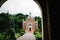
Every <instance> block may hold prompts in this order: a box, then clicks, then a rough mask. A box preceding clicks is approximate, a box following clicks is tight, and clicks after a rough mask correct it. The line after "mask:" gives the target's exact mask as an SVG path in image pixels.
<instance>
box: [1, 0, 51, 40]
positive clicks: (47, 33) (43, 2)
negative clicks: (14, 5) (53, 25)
mask: <svg viewBox="0 0 60 40" xmlns="http://www.w3.org/2000/svg"><path fill="white" fill-rule="evenodd" d="M5 1H6V0H0V7H1V6H2V4H3V3H4V2H5ZM35 1H36V0H35ZM37 1H38V2H39V5H41V7H42V15H43V25H44V26H43V28H44V30H43V31H44V32H43V34H44V35H43V37H44V39H43V40H51V37H50V36H51V35H50V30H48V28H49V29H50V26H49V25H50V23H49V19H48V18H49V16H48V15H49V13H47V9H46V1H47V0H37Z"/></svg>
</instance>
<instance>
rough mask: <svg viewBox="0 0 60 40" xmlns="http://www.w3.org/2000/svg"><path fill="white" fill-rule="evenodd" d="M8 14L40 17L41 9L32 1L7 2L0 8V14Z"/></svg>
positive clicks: (9, 0) (17, 0) (13, 0)
mask: <svg viewBox="0 0 60 40" xmlns="http://www.w3.org/2000/svg"><path fill="white" fill-rule="evenodd" d="M7 11H8V12H9V14H12V15H14V14H17V13H23V14H28V15H29V13H30V12H31V16H40V17H42V11H41V8H40V7H39V6H38V4H37V3H36V2H34V1H33V0H7V1H6V2H5V3H4V4H3V5H2V6H1V8H0V13H2V12H4V13H7Z"/></svg>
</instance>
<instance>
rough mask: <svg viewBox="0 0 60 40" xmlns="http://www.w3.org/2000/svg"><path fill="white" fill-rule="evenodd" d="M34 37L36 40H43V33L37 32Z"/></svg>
mask: <svg viewBox="0 0 60 40" xmlns="http://www.w3.org/2000/svg"><path fill="white" fill-rule="evenodd" d="M34 35H35V37H36V40H42V33H41V32H39V31H35V32H34Z"/></svg>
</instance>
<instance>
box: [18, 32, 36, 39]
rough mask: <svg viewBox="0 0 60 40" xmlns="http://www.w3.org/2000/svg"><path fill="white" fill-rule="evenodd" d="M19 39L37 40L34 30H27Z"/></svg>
mask: <svg viewBox="0 0 60 40" xmlns="http://www.w3.org/2000/svg"><path fill="white" fill-rule="evenodd" d="M17 40H36V38H35V35H33V33H32V32H27V33H25V34H24V35H23V36H21V37H19V38H18V39H17Z"/></svg>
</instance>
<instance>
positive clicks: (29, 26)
mask: <svg viewBox="0 0 60 40" xmlns="http://www.w3.org/2000/svg"><path fill="white" fill-rule="evenodd" d="M22 28H23V30H25V31H35V30H38V21H35V19H34V18H32V17H31V13H30V15H29V16H28V17H27V18H26V21H25V20H24V19H23V24H22Z"/></svg>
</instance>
